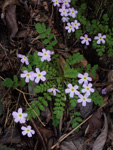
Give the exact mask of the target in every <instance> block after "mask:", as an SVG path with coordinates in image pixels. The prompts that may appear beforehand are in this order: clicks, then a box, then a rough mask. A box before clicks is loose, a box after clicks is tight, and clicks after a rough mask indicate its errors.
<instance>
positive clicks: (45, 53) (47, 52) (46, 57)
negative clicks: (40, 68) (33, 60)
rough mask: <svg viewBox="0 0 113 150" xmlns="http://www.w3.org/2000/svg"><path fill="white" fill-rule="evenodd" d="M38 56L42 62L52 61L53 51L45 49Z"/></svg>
mask: <svg viewBox="0 0 113 150" xmlns="http://www.w3.org/2000/svg"><path fill="white" fill-rule="evenodd" d="M38 56H41V61H42V62H43V61H44V60H47V61H51V51H50V50H46V49H45V48H43V49H42V52H38Z"/></svg>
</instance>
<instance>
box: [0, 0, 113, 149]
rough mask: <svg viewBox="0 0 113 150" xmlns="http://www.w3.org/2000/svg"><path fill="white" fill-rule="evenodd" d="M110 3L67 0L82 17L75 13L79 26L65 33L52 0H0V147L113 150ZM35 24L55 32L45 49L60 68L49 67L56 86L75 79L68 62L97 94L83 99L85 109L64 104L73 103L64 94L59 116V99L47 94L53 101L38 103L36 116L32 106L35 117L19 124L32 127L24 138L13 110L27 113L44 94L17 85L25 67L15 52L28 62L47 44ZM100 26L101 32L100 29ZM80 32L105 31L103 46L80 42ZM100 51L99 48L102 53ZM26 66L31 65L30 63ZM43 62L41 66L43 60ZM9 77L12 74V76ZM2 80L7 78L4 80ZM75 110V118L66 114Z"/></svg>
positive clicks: (112, 43) (31, 88)
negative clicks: (51, 42) (30, 133)
mask: <svg viewBox="0 0 113 150" xmlns="http://www.w3.org/2000/svg"><path fill="white" fill-rule="evenodd" d="M112 4H113V0H111V1H110V0H95V2H90V1H88V0H86V1H84V0H80V1H78V0H72V2H71V3H70V5H71V7H73V8H75V9H79V8H81V10H80V9H79V11H81V13H82V14H83V16H84V17H86V18H87V19H84V18H82V19H81V16H82V15H81V16H78V20H79V22H80V26H81V27H80V29H79V30H78V31H77V30H76V32H75V34H74V33H68V31H67V30H66V28H65V26H66V22H65V23H63V22H62V20H61V18H62V17H61V15H60V12H59V7H57V6H56V7H55V6H53V2H52V1H51V0H42V1H41V0H0V14H1V17H0V150H51V149H60V150H113V77H112V76H113V50H112V48H113V39H112V36H113V34H112V32H113V29H111V28H112V26H113V17H112V11H111V10H112V8H113V5H112ZM104 14H107V15H108V17H106V15H105V16H104V17H103V15H104ZM83 16H82V17H83ZM102 18H103V19H104V21H105V22H104V21H103V20H102ZM71 19H72V18H71ZM94 19H96V20H99V21H100V22H101V21H103V22H101V23H100V24H99V25H100V26H98V24H96V23H97V22H96V23H95V24H93V23H92V24H90V25H89V24H88V23H89V22H88V20H89V21H91V20H94ZM83 20H84V21H83ZM86 22H88V23H86ZM94 22H95V21H94ZM37 23H39V24H40V25H42V23H43V25H44V29H45V28H46V29H48V28H50V30H51V31H50V32H51V33H53V34H54V36H53V38H54V43H53V45H52V46H53V47H54V48H53V47H50V49H51V50H52V51H54V54H55V56H56V58H55V57H54V56H53V55H54V54H53V55H52V54H51V55H52V56H51V57H54V58H53V59H54V60H55V61H56V62H57V63H56V64H58V66H59V67H58V66H57V65H56V66H55V65H54V62H53V69H54V68H55V69H56V70H55V71H56V75H59V78H57V81H55V84H56V85H59V84H61V85H60V86H61V87H62V82H64V83H65V87H66V84H67V83H70V82H71V81H72V82H73V83H77V81H78V80H77V77H76V78H75V77H73V71H72V70H70V71H69V72H68V75H67V74H66V70H65V63H66V62H68V64H71V65H70V69H72V68H73V70H74V69H75V70H74V72H76V69H77V71H80V72H81V73H82V74H83V73H85V72H88V73H89V76H90V77H91V78H92V84H93V88H94V89H95V92H94V93H96V92H98V94H97V93H96V94H97V95H93V96H92V97H93V98H92V99H93V100H92V103H87V105H86V106H85V107H84V106H82V105H81V104H77V100H76V102H75V103H74V104H76V107H75V106H74V107H73V109H70V108H69V106H70V104H72V105H74V104H73V102H72V100H71V99H70V98H69V97H68V96H67V95H66V96H64V97H65V99H66V98H67V97H68V98H69V102H68V100H67V99H68V98H67V99H66V100H64V101H62V110H60V113H59V114H55V111H54V110H55V109H54V107H55V105H54V104H56V105H58V103H61V101H59V102H58V103H54V102H55V96H53V95H51V94H50V95H49V98H50V99H51V97H52V101H51V102H50V101H47V102H46V101H43V103H44V106H42V105H41V106H39V108H40V115H39V114H38V113H39V112H37V110H36V109H37V108H36V107H35V108H36V109H35V114H34V116H30V117H29V118H30V119H29V121H28V122H26V123H23V124H22V125H24V126H27V125H29V124H30V125H31V127H32V129H33V130H34V131H35V134H34V135H32V137H31V138H29V137H27V135H25V136H23V135H22V133H21V126H22V125H21V124H20V123H19V122H18V123H16V122H15V120H14V118H13V115H12V113H13V112H17V110H18V108H22V109H23V111H24V112H26V110H27V108H29V109H30V108H31V107H32V104H33V102H34V101H35V102H36V101H38V97H41V96H43V93H41V92H40V93H39V92H36V93H34V91H33V90H34V86H35V85H34V84H33V85H29V84H27V83H26V84H25V85H24V87H21V86H20V83H17V80H16V77H18V78H20V74H21V72H22V70H21V69H22V67H23V65H24V64H22V63H21V62H20V58H18V54H22V55H25V56H28V55H29V56H28V57H29V58H30V59H31V58H32V61H33V59H35V56H34V57H33V56H31V55H33V54H34V53H36V52H41V50H42V49H44V48H45V45H46V47H47V44H48V41H47V40H46V41H45V42H44V38H40V33H42V32H41V31H40V30H41V29H39V26H40V25H39V24H38V25H37V27H36V24H37ZM95 26H96V27H97V28H98V29H96V27H95ZM105 26H106V28H107V29H106V30H104V29H103V28H104V27H105ZM99 28H100V32H99ZM45 32H46V31H45ZM82 33H83V34H86V33H87V34H88V36H89V37H91V38H92V37H94V35H97V33H102V34H106V36H107V38H106V39H105V40H106V43H107V44H106V43H105V44H102V47H98V44H97V45H96V46H97V47H96V48H95V43H94V42H92V41H91V42H92V43H93V44H92V45H93V46H92V45H91V44H89V45H85V44H82V43H81V40H80V36H82ZM109 35H110V36H109ZM51 36H52V35H51ZM48 38H49V36H48ZM110 40H111V41H110ZM55 41H57V43H55ZM110 42H111V43H110ZM49 44H50V43H49ZM50 45H51V44H50ZM103 45H105V46H106V47H105V46H103ZM98 49H99V50H100V51H98ZM102 49H104V50H103V51H101V50H102ZM74 54H75V55H74ZM76 54H77V55H76ZM70 56H73V57H72V58H71V57H70ZM74 56H76V58H74ZM77 56H78V57H79V58H80V60H79V58H77ZM36 59H38V58H36ZM67 59H69V60H67ZM72 59H77V61H76V60H73V61H75V62H76V63H75V64H74V63H73V61H72ZM36 61H37V62H38V60H35V61H34V64H35V62H36ZM31 64H32V65H31V66H33V62H31ZM44 65H45V68H46V67H47V65H48V62H47V64H45V63H44ZM31 66H30V67H31ZM39 66H40V63H39ZM97 66H98V67H97ZM88 67H89V70H88ZM42 68H43V66H42ZM59 68H60V69H59ZM28 69H29V68H28ZM33 69H34V66H33ZM40 69H41V68H40ZM24 70H25V68H24ZM42 70H43V69H42ZM71 71H72V73H71ZM51 72H52V71H51ZM60 73H61V74H63V73H64V74H63V77H61V76H60ZM69 73H70V74H69ZM53 74H54V70H53ZM14 75H16V77H15V79H14ZM51 76H52V75H51ZM53 77H54V76H53ZM53 77H52V78H53ZM7 78H8V80H6V79H7ZM9 78H10V79H11V80H10V79H9ZM47 78H49V77H48V76H47ZM13 79H14V80H15V81H14V82H13V81H12V80H13ZM61 79H62V80H61ZM9 80H10V81H9ZM4 81H7V82H5V83H3V82H4ZM13 83H17V84H18V87H17V86H16V85H15V86H16V87H14V86H12V84H13ZM24 83H25V82H24ZM64 83H63V84H64ZM41 84H42V87H43V86H45V85H46V84H44V85H43V82H42V81H41ZM60 86H59V87H60ZM43 88H44V87H43ZM45 88H46V87H45ZM79 88H81V87H79ZM62 89H63V87H62ZM103 89H105V91H104V92H102V91H103ZM44 92H45V91H44ZM68 93H69V92H68ZM53 94H54V93H53ZM61 96H62V95H61ZM59 97H60V96H59ZM44 98H45V97H44ZM49 98H48V99H49ZM74 98H75V99H76V97H74ZM36 99H37V100H36ZM39 99H40V98H39ZM58 99H60V98H58ZM99 99H100V102H99ZM56 101H57V100H56ZM30 111H32V110H31V109H30ZM78 112H79V113H80V114H79V113H78ZM36 113H37V114H36ZM74 113H75V114H76V115H75V116H74V115H70V114H74ZM32 114H33V113H32ZM53 114H54V115H53ZM77 114H78V116H77ZM55 115H56V116H55ZM58 115H60V117H59V116H58ZM52 117H53V119H52ZM55 117H56V118H55ZM74 117H75V118H74ZM55 119H56V120H55ZM74 119H75V120H74ZM77 119H78V120H77ZM73 120H74V121H75V122H74V121H73ZM57 121H58V122H57ZM55 124H56V125H55ZM76 129H77V130H76ZM56 143H57V144H56Z"/></svg>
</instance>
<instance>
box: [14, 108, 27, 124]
mask: <svg viewBox="0 0 113 150" xmlns="http://www.w3.org/2000/svg"><path fill="white" fill-rule="evenodd" d="M12 116H13V118H14V121H15V122H16V123H17V122H20V123H25V122H26V117H27V113H23V112H22V108H18V111H17V112H16V111H13V112H12Z"/></svg>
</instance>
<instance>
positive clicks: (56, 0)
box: [52, 0, 60, 7]
mask: <svg viewBox="0 0 113 150" xmlns="http://www.w3.org/2000/svg"><path fill="white" fill-rule="evenodd" d="M52 2H53V6H58V7H60V0H52Z"/></svg>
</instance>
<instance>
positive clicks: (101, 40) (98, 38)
mask: <svg viewBox="0 0 113 150" xmlns="http://www.w3.org/2000/svg"><path fill="white" fill-rule="evenodd" d="M105 38H106V35H102V34H101V33H98V36H95V37H94V39H95V40H97V44H100V43H101V42H102V43H105V40H104V39H105Z"/></svg>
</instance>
